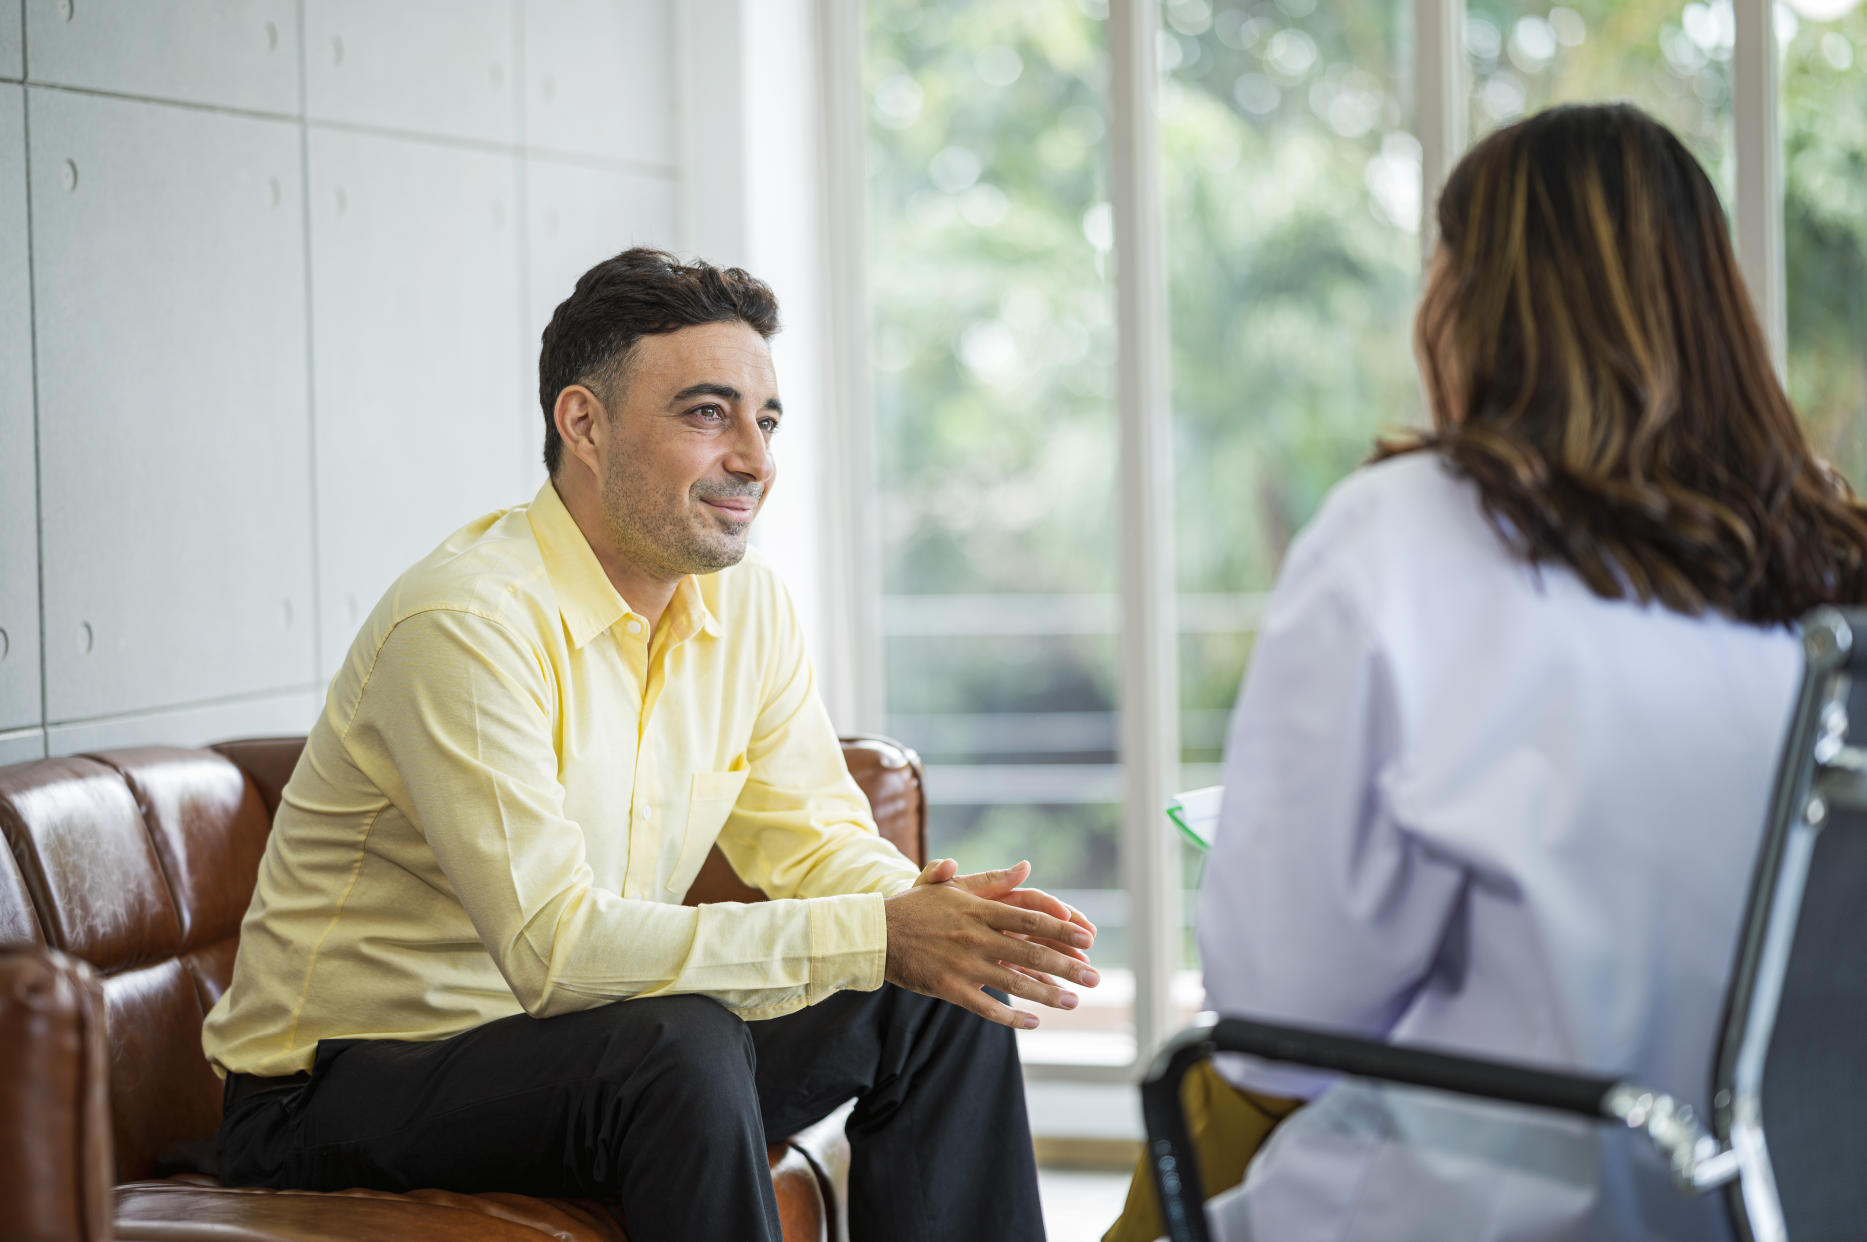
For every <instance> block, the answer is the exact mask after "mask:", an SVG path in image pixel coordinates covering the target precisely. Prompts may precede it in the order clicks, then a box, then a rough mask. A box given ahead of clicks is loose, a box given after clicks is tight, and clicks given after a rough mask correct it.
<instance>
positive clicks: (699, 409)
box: [688, 405, 726, 418]
mask: <svg viewBox="0 0 1867 1242" xmlns="http://www.w3.org/2000/svg"><path fill="white" fill-rule="evenodd" d="M688 413H689V414H698V415H699V416H700V417H702V418H725V417H726V411H725V410H723V409H721V408H720V407H719V406H717V405H697V406H695V407H694V408H693V409H691V410H689V411H688Z"/></svg>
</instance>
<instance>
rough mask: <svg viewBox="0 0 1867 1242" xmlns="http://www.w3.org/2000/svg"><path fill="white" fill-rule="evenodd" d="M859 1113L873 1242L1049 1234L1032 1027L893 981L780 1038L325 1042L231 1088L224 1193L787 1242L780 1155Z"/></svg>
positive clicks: (800, 1015) (664, 1235) (692, 1002)
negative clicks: (1023, 1040) (507, 1203)
mask: <svg viewBox="0 0 1867 1242" xmlns="http://www.w3.org/2000/svg"><path fill="white" fill-rule="evenodd" d="M852 1096H853V1097H855V1099H856V1107H855V1110H854V1112H853V1114H852V1115H851V1117H850V1119H849V1125H848V1132H849V1138H850V1148H851V1164H850V1186H849V1228H850V1235H851V1239H852V1242H913V1240H915V1239H936V1238H938V1239H942V1240H943V1242H953V1240H954V1239H967V1240H968V1242H973V1240H975V1239H976V1240H987V1239H999V1238H1005V1239H1014V1238H1015V1239H1042V1238H1043V1236H1044V1226H1043V1217H1042V1213H1041V1210H1040V1207H1039V1203H1038V1195H1037V1167H1036V1161H1035V1159H1034V1158H1033V1155H1032V1151H1031V1137H1030V1126H1029V1122H1028V1121H1027V1119H1026V1117H1025V1111H1024V1087H1023V1079H1022V1076H1021V1074H1020V1071H1019V1065H1018V1053H1017V1046H1016V1043H1015V1042H1014V1040H1013V1037H1012V1033H1011V1031H1010V1030H1009V1028H1006V1027H1002V1026H998V1025H996V1024H993V1023H990V1022H987V1021H985V1020H984V1019H982V1018H980V1017H978V1016H977V1015H975V1014H971V1013H968V1012H966V1011H965V1010H963V1009H960V1008H959V1007H957V1006H955V1005H949V1004H947V1003H946V1002H944V1001H937V1000H934V999H932V998H930V997H926V996H921V995H919V994H917V993H914V992H909V991H905V990H903V989H900V988H896V987H894V986H893V985H884V986H883V987H882V988H881V989H880V990H879V991H875V992H843V993H838V994H837V995H835V996H832V997H830V998H829V999H828V1000H825V1001H823V1002H822V1003H821V1004H817V1005H812V1006H810V1007H808V1008H806V1009H803V1010H800V1011H798V1012H796V1013H792V1014H787V1015H786V1016H784V1017H782V1018H773V1019H770V1020H768V1021H764V1022H749V1023H748V1022H742V1021H741V1020H740V1019H738V1018H737V1017H735V1016H733V1015H732V1014H731V1013H730V1012H728V1011H727V1010H726V1009H725V1008H723V1007H722V1006H720V1005H719V1004H717V1003H716V1002H714V1001H712V1000H708V999H706V998H704V997H698V996H671V997H662V998H657V999H650V1000H630V1001H622V1002H618V1003H615V1004H610V1005H604V1006H600V1007H598V1008H595V1009H589V1010H585V1011H583V1012H581V1013H574V1014H566V1015H563V1016H561V1017H555V1018H542V1019H539V1018H531V1017H527V1016H525V1015H522V1014H521V1015H519V1016H517V1017H512V1018H504V1019H501V1020H499V1021H496V1022H489V1023H487V1024H486V1025H484V1026H481V1027H476V1028H475V1029H473V1030H471V1031H467V1032H465V1033H463V1034H460V1035H456V1036H454V1037H453V1038H451V1039H444V1040H437V1041H432V1042H425V1043H415V1042H407V1041H402V1040H387V1039H361V1040H324V1041H322V1042H320V1043H319V1044H318V1051H317V1061H316V1064H315V1065H314V1067H313V1068H312V1070H311V1073H310V1076H309V1078H308V1079H304V1078H300V1079H295V1080H285V1079H254V1078H247V1077H244V1076H242V1075H232V1076H230V1077H229V1080H228V1085H227V1101H228V1104H227V1108H226V1112H225V1115H224V1117H223V1119H222V1121H221V1128H220V1173H221V1178H222V1180H223V1181H225V1182H227V1183H228V1184H230V1185H249V1186H273V1187H278V1188H297V1189H303V1190H340V1189H344V1188H347V1187H352V1186H367V1187H372V1188H375V1189H379V1190H415V1189H420V1188H423V1187H428V1188H436V1189H444V1190H461V1191H479V1190H505V1191H516V1192H520V1193H525V1194H535V1195H582V1196H590V1197H594V1198H600V1199H608V1200H612V1201H616V1202H619V1203H620V1204H621V1205H622V1209H623V1214H624V1216H625V1218H626V1219H627V1221H628V1226H629V1236H630V1237H631V1238H632V1239H635V1240H637V1242H662V1240H664V1239H665V1240H668V1242H702V1240H710V1239H718V1240H719V1242H779V1240H780V1236H781V1235H780V1233H779V1227H778V1206H777V1200H776V1199H775V1197H774V1196H773V1194H772V1185H771V1175H770V1172H769V1166H768V1164H767V1161H766V1156H765V1145H766V1143H767V1142H777V1141H779V1140H781V1139H783V1138H785V1137H787V1136H789V1135H791V1134H795V1133H796V1132H797V1131H799V1130H801V1129H804V1128H805V1127H806V1126H809V1125H810V1124H812V1123H813V1122H816V1121H819V1120H821V1119H822V1118H823V1117H825V1116H826V1115H828V1114H829V1113H831V1112H833V1111H834V1110H835V1109H836V1108H837V1107H839V1106H840V1105H841V1104H842V1103H843V1102H844V1101H845V1100H848V1099H849V1098H850V1097H852Z"/></svg>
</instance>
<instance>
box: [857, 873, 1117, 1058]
mask: <svg viewBox="0 0 1867 1242" xmlns="http://www.w3.org/2000/svg"><path fill="white" fill-rule="evenodd" d="M1030 874H1031V864H1030V863H1028V862H1021V863H1018V864H1016V865H1015V866H1011V867H1007V868H1005V869H1004V870H1002V871H981V872H978V873H977V874H974V875H960V874H959V864H958V863H956V862H954V861H953V860H952V859H950V858H937V859H935V860H934V861H933V862H930V863H928V864H927V866H926V868H924V869H923V870H922V871H921V874H920V878H919V879H917V880H915V881H914V887H912V888H910V889H908V890H907V891H905V892H901V893H897V894H895V895H894V896H893V897H890V898H889V899H888V900H887V901H886V902H885V903H883V909H884V911H885V912H886V914H887V920H888V965H887V970H886V977H887V979H888V982H890V983H893V984H896V985H898V986H900V987H904V988H908V989H909V990H911V991H915V992H921V993H924V994H925V995H928V996H937V997H939V998H940V999H941V1000H946V1001H951V1002H952V1003H953V1004H955V1005H958V1006H960V1007H961V1008H962V1009H970V1010H972V1012H974V1013H976V1014H978V1015H979V1016H980V1017H983V1018H987V1019H990V1020H991V1021H993V1022H998V1023H1002V1024H1004V1025H1005V1026H1013V1027H1024V1028H1027V1029H1028V1028H1030V1027H1034V1026H1036V1025H1037V1015H1036V1014H1034V1013H1031V1012H1029V1011H1028V1010H1021V1009H1014V1008H1012V1007H1011V1006H1009V1005H1005V1004H1001V1003H999V1002H998V1001H997V1000H996V999H994V998H993V997H992V996H991V995H990V994H988V993H986V992H985V991H983V990H982V989H984V988H988V987H992V988H997V989H998V990H999V991H1001V992H1004V993H1007V994H1008V995H1011V996H1016V997H1022V998H1023V999H1025V1000H1028V1001H1035V1002H1037V1003H1038V1004H1040V1005H1048V1006H1050V1007H1051V1008H1052V1009H1074V1008H1076V1003H1077V998H1076V995H1075V993H1073V992H1070V991H1067V990H1066V989H1065V988H1064V987H1062V986H1060V983H1061V981H1071V982H1075V983H1078V984H1081V985H1082V986H1083V987H1087V988H1092V987H1094V986H1096V984H1097V983H1098V982H1099V977H1098V976H1097V974H1096V972H1095V970H1094V969H1093V968H1092V967H1091V966H1090V965H1089V956H1088V954H1087V952H1086V950H1087V949H1089V948H1090V947H1091V946H1092V945H1094V944H1095V940H1096V928H1095V924H1093V923H1091V922H1090V921H1089V920H1088V919H1086V918H1084V917H1083V915H1082V914H1081V913H1080V912H1079V911H1077V910H1075V909H1073V908H1071V907H1070V906H1068V905H1065V904H1064V903H1063V902H1061V901H1058V900H1057V899H1056V898H1055V897H1052V896H1051V895H1050V894H1049V893H1046V892H1042V891H1040V890H1038V889H1034V888H1019V887H1018V886H1019V885H1020V884H1022V883H1024V881H1025V879H1026V878H1027V877H1028V876H1029V875H1030Z"/></svg>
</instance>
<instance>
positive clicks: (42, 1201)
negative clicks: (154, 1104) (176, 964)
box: [0, 948, 110, 1242]
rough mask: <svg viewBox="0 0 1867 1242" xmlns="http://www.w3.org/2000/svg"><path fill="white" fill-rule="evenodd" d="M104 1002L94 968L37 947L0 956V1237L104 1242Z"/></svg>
mask: <svg viewBox="0 0 1867 1242" xmlns="http://www.w3.org/2000/svg"><path fill="white" fill-rule="evenodd" d="M107 1055H108V1054H107V1052H106V1050H105V1043H104V997H103V992H102V990H101V989H100V988H99V987H98V983H97V976H96V975H95V974H94V973H93V972H92V970H91V969H90V967H88V966H86V965H85V964H84V963H83V962H80V961H78V960H77V959H75V958H71V957H67V956H65V955H64V954H62V953H58V952H51V953H47V952H45V951H44V950H43V949H26V950H21V949H18V948H15V949H12V950H7V949H0V1065H4V1066H5V1072H4V1073H0V1117H8V1118H30V1119H31V1124H30V1125H14V1126H7V1127H4V1128H0V1236H4V1237H6V1238H8V1239H10V1240H11V1242H104V1240H105V1239H107V1238H109V1236H110V1176H109V1174H110V1162H109V1138H110V1104H109V1100H108V1099H107V1097H106V1095H105V1092H104V1082H105V1073H106V1071H107V1067H108V1061H107V1059H106V1058H107Z"/></svg>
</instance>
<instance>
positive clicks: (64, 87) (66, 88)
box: [25, 72, 300, 121]
mask: <svg viewBox="0 0 1867 1242" xmlns="http://www.w3.org/2000/svg"><path fill="white" fill-rule="evenodd" d="M25 83H26V85H27V86H30V87H32V88H33V89H35V90H43V91H62V92H63V93H65V94H67V95H90V96H92V97H93V98H97V99H120V100H123V101H124V102H126V103H145V104H160V105H162V106H163V107H165V108H186V109H187V110H188V111H190V112H212V113H216V114H218V115H221V116H243V117H247V118H249V119H252V120H259V121H296V120H299V119H300V118H299V117H298V116H297V115H295V114H293V113H290V112H273V111H270V110H268V109H265V108H238V107H233V106H231V105H228V104H206V103H199V102H196V101H195V100H192V99H172V98H168V97H166V96H161V95H138V94H134V93H132V92H130V91H110V90H104V89H102V88H100V87H95V86H71V85H69V84H67V83H64V82H45V81H41V80H40V79H38V78H35V77H33V76H32V74H31V73H30V72H28V73H27V74H26V79H25Z"/></svg>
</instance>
